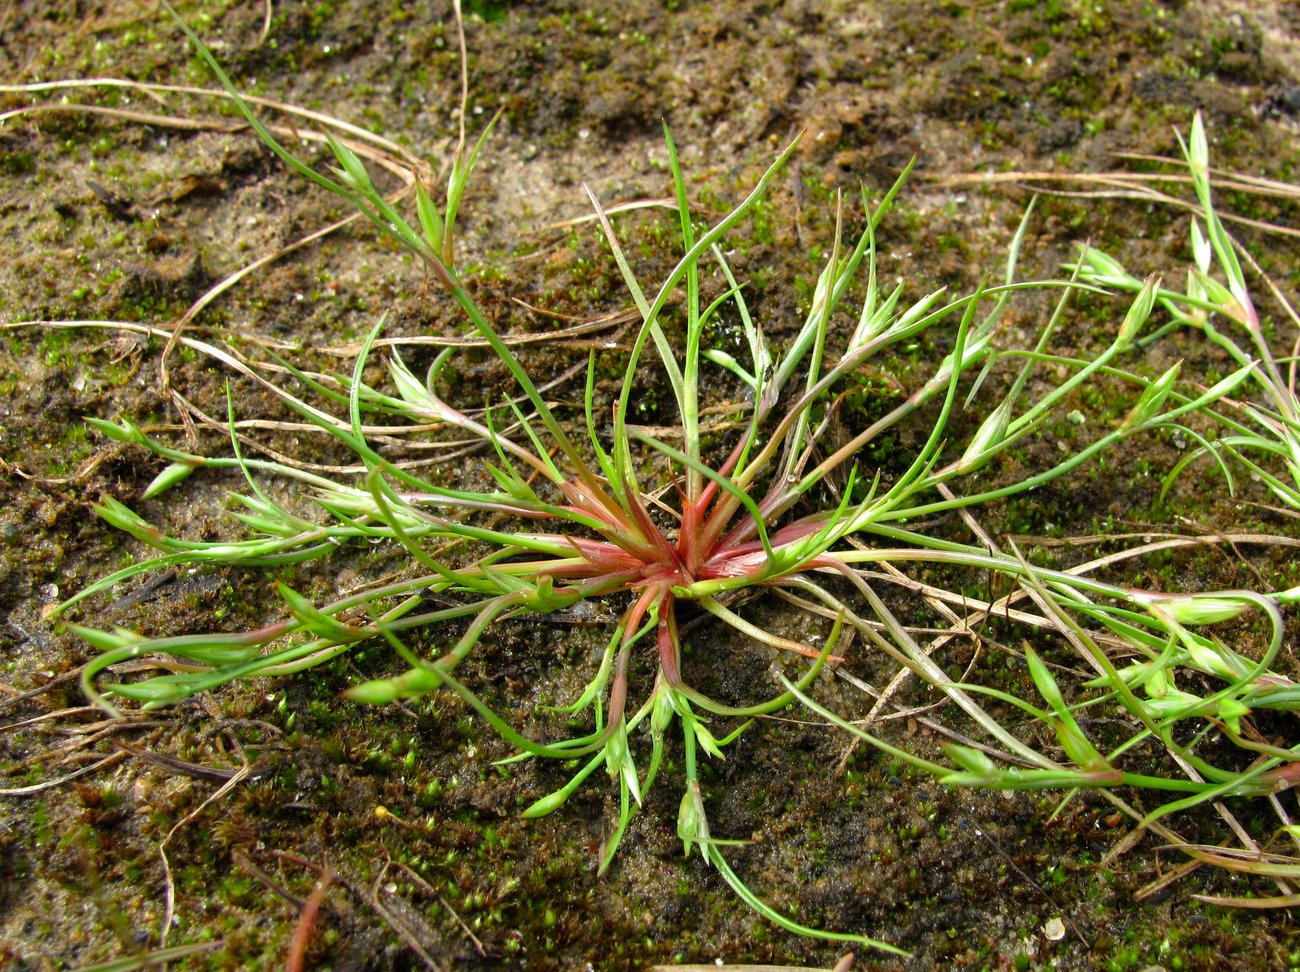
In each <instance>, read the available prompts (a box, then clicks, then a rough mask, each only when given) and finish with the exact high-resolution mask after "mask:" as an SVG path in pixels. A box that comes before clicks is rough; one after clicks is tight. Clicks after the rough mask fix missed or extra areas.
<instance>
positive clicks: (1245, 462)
mask: <svg viewBox="0 0 1300 972" xmlns="http://www.w3.org/2000/svg"><path fill="white" fill-rule="evenodd" d="M1179 144H1180V145H1181V146H1182V148H1183V154H1184V156H1185V158H1186V161H1187V172H1188V174H1189V175H1190V177H1191V182H1192V187H1193V189H1194V191H1195V195H1196V201H1197V204H1198V206H1199V211H1198V214H1196V215H1193V216H1192V220H1191V238H1190V241H1189V242H1190V247H1191V252H1192V257H1193V265H1192V266H1191V267H1189V268H1188V271H1187V287H1186V290H1185V292H1179V291H1173V290H1165V289H1163V288H1162V289H1161V290H1160V291H1159V293H1158V298H1159V302H1160V304H1161V306H1162V307H1163V308H1164V310H1165V311H1167V312H1168V314H1169V316H1170V323H1169V324H1168V325H1166V326H1167V327H1176V326H1186V327H1191V328H1195V329H1197V330H1199V331H1200V332H1201V333H1203V334H1204V335H1205V337H1206V338H1207V339H1208V340H1209V341H1211V342H1212V343H1213V344H1214V345H1216V346H1217V347H1219V348H1222V349H1223V350H1224V351H1225V352H1226V353H1227V354H1228V355H1229V356H1230V357H1231V358H1232V360H1233V361H1234V362H1236V363H1237V365H1238V366H1240V367H1250V369H1251V374H1252V377H1253V382H1252V383H1253V384H1254V386H1255V387H1256V388H1257V389H1258V391H1259V392H1260V394H1261V396H1262V401H1260V402H1259V403H1258V404H1255V403H1251V402H1248V401H1244V402H1231V403H1229V404H1231V405H1233V406H1234V407H1233V408H1232V409H1230V410H1229V411H1224V412H1220V414H1219V416H1218V418H1219V421H1220V422H1222V423H1223V424H1225V425H1226V426H1228V429H1229V431H1230V434H1228V435H1223V436H1220V437H1218V438H1216V439H1214V440H1213V441H1209V440H1205V439H1203V438H1202V439H1201V440H1200V443H1201V444H1200V448H1198V449H1196V450H1194V451H1193V452H1192V453H1191V454H1189V455H1188V456H1187V457H1186V458H1185V459H1183V460H1182V461H1181V462H1180V463H1179V464H1178V465H1177V466H1176V467H1175V468H1174V469H1173V470H1171V471H1170V473H1169V475H1168V477H1167V479H1166V482H1165V489H1166V491H1167V490H1168V488H1169V486H1170V485H1171V484H1172V483H1173V481H1174V480H1175V479H1176V478H1177V477H1178V475H1179V474H1181V473H1182V471H1183V470H1184V469H1185V468H1186V467H1187V466H1188V465H1189V464H1190V463H1192V462H1194V461H1196V460H1197V459H1198V458H1201V457H1202V456H1204V455H1207V454H1208V455H1210V456H1213V457H1214V458H1215V459H1216V460H1217V462H1218V466H1219V468H1220V469H1221V470H1222V472H1223V475H1224V476H1225V478H1226V480H1227V483H1228V487H1229V489H1230V490H1232V491H1233V492H1235V490H1236V483H1235V478H1234V476H1233V473H1232V464H1231V463H1229V462H1227V461H1225V459H1232V460H1233V461H1234V462H1235V463H1236V464H1239V465H1241V466H1242V467H1244V468H1245V469H1246V470H1247V471H1248V472H1249V473H1250V474H1251V475H1252V476H1254V477H1256V478H1258V479H1259V480H1260V481H1261V482H1263V483H1264V484H1266V485H1267V486H1268V488H1269V490H1270V491H1271V492H1272V493H1273V495H1274V496H1276V497H1277V498H1278V499H1279V500H1281V501H1282V502H1283V503H1285V504H1286V505H1287V506H1288V507H1290V508H1291V509H1293V510H1300V397H1297V395H1296V371H1295V368H1296V359H1295V357H1294V349H1293V355H1292V357H1291V358H1290V363H1289V368H1288V369H1287V373H1286V374H1284V373H1283V369H1284V363H1283V362H1281V361H1279V358H1278V356H1277V355H1276V354H1275V353H1274V351H1273V349H1272V347H1271V346H1270V345H1269V342H1268V340H1267V338H1266V336H1265V333H1264V327H1263V324H1262V323H1261V320H1260V315H1259V311H1258V310H1257V309H1256V306H1255V301H1254V300H1253V299H1252V297H1251V287H1250V283H1249V280H1248V278H1247V276H1246V272H1245V270H1244V269H1243V266H1242V258H1239V256H1238V247H1237V245H1236V243H1235V242H1234V240H1233V239H1232V237H1231V236H1230V235H1229V233H1228V231H1227V229H1226V227H1225V226H1224V223H1223V220H1222V219H1221V218H1220V217H1219V214H1218V212H1217V210H1216V209H1215V205H1214V198H1213V192H1212V187H1211V184H1210V153H1209V141H1208V139H1207V138H1206V135H1205V124H1204V122H1203V120H1202V119H1201V116H1200V114H1199V113H1198V114H1197V115H1196V117H1195V119H1194V120H1193V122H1192V129H1191V133H1190V135H1189V137H1188V139H1187V141H1186V142H1183V141H1182V139H1181V138H1180V139H1179ZM1198 216H1199V218H1198ZM1202 223H1204V229H1202ZM1242 256H1243V257H1244V258H1245V259H1247V260H1249V259H1250V257H1249V254H1246V253H1244V251H1243V253H1242ZM1216 268H1217V274H1216V272H1215V271H1216ZM1256 269H1258V268H1256ZM1079 275H1080V277H1081V279H1083V280H1087V281H1089V282H1091V283H1095V284H1097V285H1099V286H1104V287H1112V288H1115V289H1118V290H1130V291H1131V290H1135V289H1140V288H1141V286H1142V283H1141V281H1139V280H1138V279H1137V278H1136V277H1134V276H1133V275H1132V274H1130V273H1129V272H1128V271H1127V270H1125V269H1124V267H1123V266H1122V265H1121V264H1120V263H1119V262H1118V261H1117V260H1115V259H1114V258H1113V257H1111V256H1109V255H1107V254H1105V253H1103V252H1101V251H1100V250H1095V249H1088V250H1087V251H1086V253H1084V254H1083V256H1082V259H1081V261H1080V267H1079ZM1269 283H1270V285H1271V283H1272V282H1271V281H1269ZM1272 291H1273V294H1274V296H1275V297H1276V299H1277V301H1278V303H1279V305H1280V307H1281V308H1282V310H1283V312H1284V313H1285V315H1286V316H1287V317H1288V318H1289V319H1290V320H1291V322H1292V323H1295V324H1300V316H1297V314H1296V311H1295V309H1294V307H1293V306H1292V305H1291V302H1290V301H1289V300H1288V299H1287V298H1286V296H1285V295H1284V294H1283V293H1282V292H1281V290H1280V289H1278V288H1277V287H1276V286H1272ZM1224 324H1226V330H1225V329H1223V325H1224ZM1153 337H1154V335H1153ZM1266 457H1267V458H1266ZM1277 460H1280V461H1281V465H1282V468H1283V470H1284V472H1283V473H1282V474H1281V475H1279V474H1278V473H1277V472H1276V471H1274V468H1273V464H1274V462H1275V461H1277Z"/></svg>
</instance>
